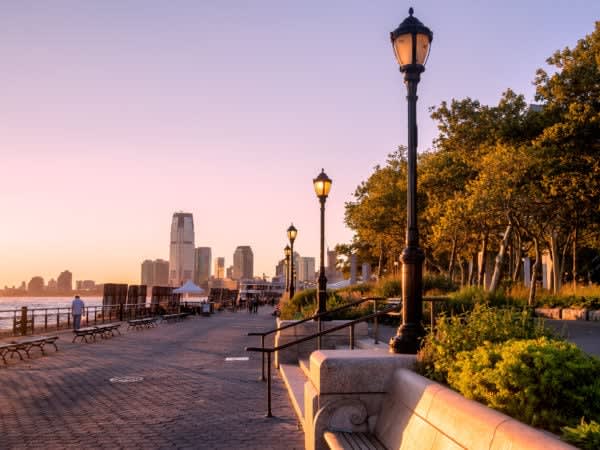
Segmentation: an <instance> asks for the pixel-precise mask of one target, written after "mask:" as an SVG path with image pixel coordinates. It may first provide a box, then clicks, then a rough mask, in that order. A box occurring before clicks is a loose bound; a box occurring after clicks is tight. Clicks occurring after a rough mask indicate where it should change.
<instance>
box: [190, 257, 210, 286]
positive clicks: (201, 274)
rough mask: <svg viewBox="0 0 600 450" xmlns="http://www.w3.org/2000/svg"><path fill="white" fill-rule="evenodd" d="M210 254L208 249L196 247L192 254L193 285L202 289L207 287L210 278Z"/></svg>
mask: <svg viewBox="0 0 600 450" xmlns="http://www.w3.org/2000/svg"><path fill="white" fill-rule="evenodd" d="M211 259H212V252H211V249H210V247H198V248H197V249H196V251H195V253H194V263H195V265H194V283H196V284H197V285H198V286H201V287H203V288H207V287H208V279H209V278H210V261H211Z"/></svg>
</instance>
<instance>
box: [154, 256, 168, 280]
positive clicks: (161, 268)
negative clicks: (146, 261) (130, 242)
mask: <svg viewBox="0 0 600 450" xmlns="http://www.w3.org/2000/svg"><path fill="white" fill-rule="evenodd" d="M152 280H153V281H154V284H153V285H152V286H168V285H169V261H165V260H164V259H155V260H154V267H153V270H152Z"/></svg>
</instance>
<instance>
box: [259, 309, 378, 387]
mask: <svg viewBox="0 0 600 450" xmlns="http://www.w3.org/2000/svg"><path fill="white" fill-rule="evenodd" d="M382 301H387V299H385V298H383V297H366V298H361V299H360V300H356V301H354V302H351V303H348V304H346V305H343V306H340V307H338V308H335V309H331V310H329V311H325V312H322V313H320V314H315V315H313V316H311V317H308V318H306V319H302V320H297V321H294V322H293V323H289V324H287V325H284V326H282V327H278V328H274V329H272V330H269V331H263V332H260V331H258V332H251V333H248V336H260V341H261V348H265V337H267V336H268V335H270V334H273V333H276V332H278V331H281V330H286V329H288V328H292V327H296V326H298V325H301V324H303V323H306V322H311V321H315V320H316V321H317V322H318V325H317V326H318V330H319V331H322V324H321V319H322V318H324V317H326V316H331V315H332V314H334V313H337V312H339V311H343V310H345V309H349V308H352V307H354V306H358V305H361V304H363V303H365V302H373V308H374V309H373V310H374V311H375V312H377V302H382ZM373 334H374V336H375V344H377V343H379V341H378V336H379V323H378V321H377V317H376V318H375V321H374V324H373ZM317 349H319V350H320V349H321V337H320V336H319V337H317ZM260 379H261V381H265V354H264V352H263V354H262V368H261V377H260Z"/></svg>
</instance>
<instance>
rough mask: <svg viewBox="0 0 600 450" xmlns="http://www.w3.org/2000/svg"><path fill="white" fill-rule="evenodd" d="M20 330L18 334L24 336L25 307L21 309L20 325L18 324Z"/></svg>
mask: <svg viewBox="0 0 600 450" xmlns="http://www.w3.org/2000/svg"><path fill="white" fill-rule="evenodd" d="M20 325H21V326H20V327H19V328H20V330H19V332H20V333H21V335H22V336H25V335H26V334H27V306H22V307H21V323H20Z"/></svg>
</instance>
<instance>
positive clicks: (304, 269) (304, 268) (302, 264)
mask: <svg viewBox="0 0 600 450" xmlns="http://www.w3.org/2000/svg"><path fill="white" fill-rule="evenodd" d="M295 262H296V261H295ZM297 264H298V269H297V271H296V273H297V277H298V281H301V282H304V283H313V282H314V281H316V276H315V258H314V257H312V256H303V257H301V258H298V260H297Z"/></svg>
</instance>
